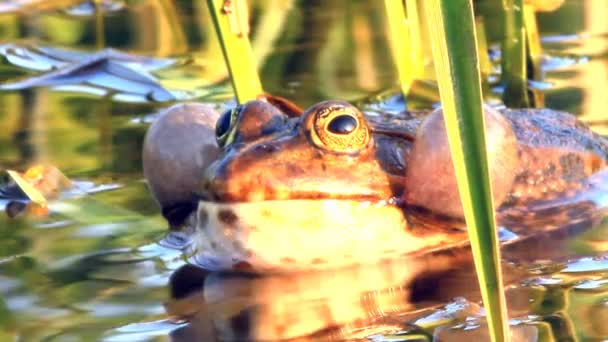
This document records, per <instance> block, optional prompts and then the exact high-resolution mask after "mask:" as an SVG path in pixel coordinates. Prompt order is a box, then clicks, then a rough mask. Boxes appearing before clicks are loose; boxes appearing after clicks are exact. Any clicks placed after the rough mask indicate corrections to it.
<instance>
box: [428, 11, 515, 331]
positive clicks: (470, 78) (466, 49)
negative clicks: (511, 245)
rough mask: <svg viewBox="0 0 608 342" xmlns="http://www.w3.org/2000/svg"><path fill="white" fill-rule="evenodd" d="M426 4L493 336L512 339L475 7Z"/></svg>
mask: <svg viewBox="0 0 608 342" xmlns="http://www.w3.org/2000/svg"><path fill="white" fill-rule="evenodd" d="M425 5H426V9H427V13H426V14H427V18H428V20H427V22H428V23H429V24H430V25H429V31H430V35H431V46H432V52H433V59H434V63H435V70H436V73H437V81H438V84H439V90H440V94H441V100H442V105H443V111H444V116H445V123H446V128H447V133H448V139H449V143H450V150H451V153H452V160H453V162H454V167H455V171H456V176H457V179H458V190H459V192H460V197H461V200H462V205H463V209H464V212H465V219H466V222H467V227H468V232H469V239H470V241H471V249H472V251H473V257H474V260H475V268H476V270H477V276H478V279H479V285H480V288H481V294H482V298H483V301H484V305H485V308H486V314H487V320H488V326H489V330H490V336H491V338H492V340H493V341H508V340H509V328H508V321H507V314H506V302H505V298H504V290H503V285H502V275H501V270H500V246H499V241H498V236H497V231H496V222H495V218H494V205H493V201H492V196H491V187H490V179H489V173H488V163H487V152H486V148H485V133H484V127H485V125H484V118H483V108H482V94H481V82H480V75H479V62H478V57H477V44H476V35H475V21H474V18H473V7H472V6H473V5H472V1H471V0H428V1H427V2H426V4H425Z"/></svg>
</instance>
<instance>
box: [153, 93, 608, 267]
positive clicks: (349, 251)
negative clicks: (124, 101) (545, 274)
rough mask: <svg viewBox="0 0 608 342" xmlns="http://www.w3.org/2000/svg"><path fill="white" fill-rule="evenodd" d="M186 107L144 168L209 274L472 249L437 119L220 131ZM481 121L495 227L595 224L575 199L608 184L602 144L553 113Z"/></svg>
mask: <svg viewBox="0 0 608 342" xmlns="http://www.w3.org/2000/svg"><path fill="white" fill-rule="evenodd" d="M189 106H191V107H187V106H184V105H182V106H178V107H173V108H171V109H169V110H168V111H167V112H166V113H164V114H163V115H162V116H161V119H159V120H158V122H157V123H155V124H154V125H153V126H152V127H151V128H150V132H149V133H148V136H147V138H146V143H145V146H144V168H145V170H146V177H147V178H148V180H149V183H150V187H151V188H152V190H153V192H154V194H155V195H156V197H157V200H158V201H159V203H160V205H161V207H162V208H163V213H164V215H165V217H167V218H168V219H169V221H170V222H171V223H172V225H173V226H178V225H179V224H180V223H181V224H184V225H187V226H190V227H191V228H192V227H195V228H193V229H192V231H193V234H194V236H195V238H194V243H193V246H194V250H195V252H196V255H197V258H198V260H199V261H200V262H201V263H203V264H204V266H206V267H208V268H212V269H242V270H249V271H256V272H259V271H289V270H303V269H322V268H330V267H338V266H345V265H352V264H358V263H370V262H377V261H379V260H382V259H389V258H394V257H397V256H402V255H414V254H420V253H427V252H429V251H436V250H442V249H446V248H449V247H450V246H455V245H462V244H466V241H467V236H466V230H465V229H463V227H462V224H461V223H460V222H461V220H462V208H461V204H460V202H459V198H458V192H457V188H456V183H455V179H454V175H453V167H452V163H451V158H450V154H449V148H448V144H447V139H446V138H445V128H444V124H443V119H442V113H441V110H436V111H434V112H432V113H431V114H430V115H426V114H425V113H414V112H405V113H402V115H401V116H399V117H396V116H385V115H364V114H363V113H362V112H361V111H360V110H358V109H357V108H356V107H354V106H352V105H350V104H348V103H346V102H342V101H326V102H322V103H319V104H316V105H314V106H312V107H310V108H308V109H307V110H305V111H301V110H299V109H298V108H297V107H296V106H292V105H288V104H286V103H285V102H276V101H274V102H265V101H252V102H248V103H246V104H244V105H241V106H238V107H236V108H234V109H233V110H230V111H228V112H226V113H225V114H223V115H222V116H221V117H219V119H218V120H217V124H216V126H215V132H214V131H213V129H212V128H211V126H210V125H209V124H208V121H209V118H211V117H215V115H214V114H213V112H212V110H211V109H209V108H206V107H195V106H192V105H189ZM188 108H190V109H188ZM197 111H198V114H196V113H195V114H192V113H190V112H197ZM485 111H486V113H485V121H486V136H487V137H488V153H489V162H490V168H489V170H490V175H491V178H492V183H493V188H494V190H493V198H494V202H495V206H496V207H497V208H498V211H497V219H498V223H499V224H501V225H507V227H508V228H509V229H510V230H512V231H514V232H515V233H516V234H525V233H528V232H530V231H533V230H535V229H537V230H543V229H549V228H553V227H555V226H557V225H559V224H562V225H563V224H565V223H568V222H573V221H576V220H580V219H581V217H583V215H582V214H581V213H583V212H584V213H587V212H589V210H587V209H589V206H593V203H591V202H590V201H578V200H577V201H574V199H577V198H578V199H580V198H582V197H581V196H583V195H584V194H585V193H586V191H588V189H590V188H592V187H593V186H594V185H596V184H598V183H600V181H598V177H601V178H602V179H603V178H605V177H606V176H605V172H598V171H599V170H601V169H602V168H604V166H605V164H606V159H607V157H608V141H607V140H606V139H605V138H603V137H601V136H599V135H597V134H595V133H593V132H592V131H591V130H590V129H589V128H587V127H586V126H585V125H583V124H582V123H580V122H578V121H577V120H576V119H575V118H574V117H573V116H572V115H570V114H566V113H561V112H556V111H553V110H549V109H525V110H523V109H522V110H502V111H500V112H499V111H496V110H493V109H490V108H486V110H485ZM185 112H188V113H190V114H188V115H190V116H191V117H195V116H196V115H200V116H202V117H205V118H207V119H205V120H207V121H205V120H194V119H192V121H191V122H188V121H187V120H184V115H185V114H184V113H185ZM169 123H172V124H169ZM164 126H169V128H166V129H165V128H164ZM179 127H184V129H181V128H179ZM186 128H187V129H186ZM163 131H167V132H168V131H171V134H161V133H160V132H163ZM210 134H214V135H215V138H216V139H217V146H216V147H215V148H216V150H215V151H212V150H210V149H209V148H210V146H213V144H212V142H211V141H210V136H209V135H210ZM174 139H175V140H174ZM176 141H177V143H176ZM188 141H192V143H191V144H189V143H188ZM170 145H171V146H172V147H170V148H167V147H166V146H170ZM163 146H165V147H163ZM171 149H177V151H176V153H174V154H171V153H169V152H168V151H169V150H171ZM218 150H219V151H218ZM168 170H174V172H173V173H172V174H171V172H169V173H167V171H168ZM193 175H196V176H193ZM172 186H175V189H176V190H175V191H171V187H172ZM159 194H160V195H159ZM196 205H197V207H196ZM195 207H196V209H194V208H195ZM191 212H192V214H191V215H190V213H191ZM438 218H441V219H438ZM518 227H519V228H518Z"/></svg>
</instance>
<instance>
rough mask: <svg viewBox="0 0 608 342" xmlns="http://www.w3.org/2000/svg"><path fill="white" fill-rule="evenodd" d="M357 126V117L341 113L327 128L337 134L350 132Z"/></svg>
mask: <svg viewBox="0 0 608 342" xmlns="http://www.w3.org/2000/svg"><path fill="white" fill-rule="evenodd" d="M355 128H357V119H355V118H354V117H352V116H350V115H339V116H336V117H335V118H333V119H332V120H331V122H330V123H329V125H328V126H327V129H328V130H329V131H330V132H332V133H335V134H348V133H351V132H352V131H354V130H355Z"/></svg>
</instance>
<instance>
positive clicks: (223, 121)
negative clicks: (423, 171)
mask: <svg viewBox="0 0 608 342" xmlns="http://www.w3.org/2000/svg"><path fill="white" fill-rule="evenodd" d="M240 110H241V106H237V107H235V108H232V109H229V110H227V111H225V112H224V113H223V114H222V115H221V116H220V118H219V119H218V120H217V123H216V124H215V139H217V144H218V145H219V146H220V147H224V146H226V145H228V144H229V143H230V142H229V140H230V139H229V137H230V135H231V132H232V131H233V130H232V128H233V126H234V123H235V122H236V119H237V117H238V115H239V111H240Z"/></svg>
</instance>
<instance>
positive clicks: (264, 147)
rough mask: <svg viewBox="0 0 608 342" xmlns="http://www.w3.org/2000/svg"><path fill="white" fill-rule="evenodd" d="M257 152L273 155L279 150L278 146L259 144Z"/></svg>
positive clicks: (256, 148)
mask: <svg viewBox="0 0 608 342" xmlns="http://www.w3.org/2000/svg"><path fill="white" fill-rule="evenodd" d="M254 149H255V151H256V152H263V153H272V152H274V151H276V150H277V149H278V147H277V146H275V145H271V144H259V145H257V146H256V147H254Z"/></svg>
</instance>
